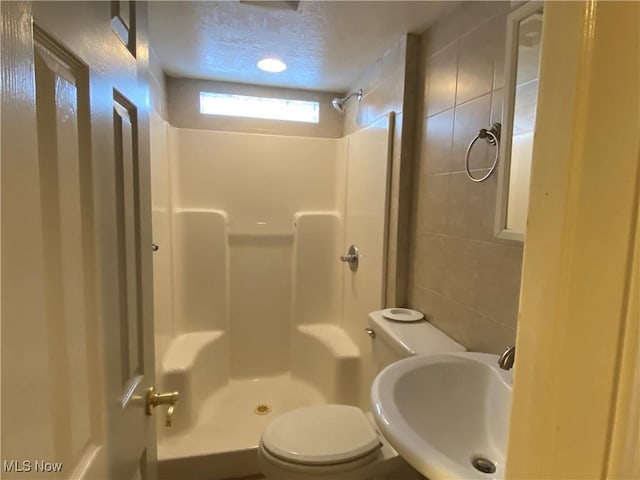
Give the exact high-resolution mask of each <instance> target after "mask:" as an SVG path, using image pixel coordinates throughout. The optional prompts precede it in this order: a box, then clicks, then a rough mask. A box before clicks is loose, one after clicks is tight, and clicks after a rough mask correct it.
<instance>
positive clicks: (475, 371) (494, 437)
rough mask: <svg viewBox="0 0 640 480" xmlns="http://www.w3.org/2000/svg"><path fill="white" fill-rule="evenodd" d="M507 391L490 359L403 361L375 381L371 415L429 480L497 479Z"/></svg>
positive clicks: (460, 356)
mask: <svg viewBox="0 0 640 480" xmlns="http://www.w3.org/2000/svg"><path fill="white" fill-rule="evenodd" d="M511 385H512V374H511V372H510V371H504V370H501V369H500V368H499V367H498V356H497V355H491V354H487V353H471V352H465V353H447V354H438V355H420V356H415V357H410V358H407V359H404V360H400V361H399V362H396V363H393V364H391V365H389V366H388V367H387V368H385V369H384V370H382V371H381V372H380V373H379V374H378V376H377V377H376V379H375V381H374V382H373V386H372V388H371V400H372V405H373V415H374V418H375V421H376V423H377V425H378V427H379V428H380V430H381V432H382V434H383V435H384V436H385V437H386V439H387V440H388V441H389V443H391V445H392V446H393V447H394V448H395V449H396V450H397V451H398V453H399V454H400V455H401V456H402V457H404V459H405V460H406V461H407V462H408V463H409V464H410V465H411V466H412V467H413V468H415V469H416V470H418V471H419V472H420V473H422V474H423V475H425V476H426V477H427V478H428V479H429V480H438V479H445V478H446V479H451V478H460V479H501V478H504V463H505V453H506V447H507V433H508V427H509V410H510V406H511V389H512V387H511ZM474 463H475V465H476V466H474ZM494 469H495V471H493V472H492V471H491V470H494ZM484 472H487V473H484Z"/></svg>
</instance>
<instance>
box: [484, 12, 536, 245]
mask: <svg viewBox="0 0 640 480" xmlns="http://www.w3.org/2000/svg"><path fill="white" fill-rule="evenodd" d="M542 17H543V7H542V2H537V1H530V2H527V3H525V4H523V5H521V6H519V7H518V8H516V9H515V10H514V11H513V12H511V13H510V14H509V15H508V16H507V45H506V62H505V91H504V107H503V123H502V141H501V142H500V166H499V170H498V198H497V202H496V222H495V227H496V228H495V230H496V236H497V237H499V238H505V239H510V240H520V241H524V238H525V232H526V222H527V211H528V207H529V178H530V173H531V154H532V149H533V132H534V129H535V121H536V105H537V103H538V76H539V74H538V72H539V69H540V68H539V67H540V50H541V48H540V47H541V43H542Z"/></svg>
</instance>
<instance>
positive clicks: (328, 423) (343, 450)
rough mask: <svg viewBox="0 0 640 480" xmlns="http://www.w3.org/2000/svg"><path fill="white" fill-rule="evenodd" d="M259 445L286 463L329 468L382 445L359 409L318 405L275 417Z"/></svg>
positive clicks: (346, 406) (363, 454) (347, 406)
mask: <svg viewBox="0 0 640 480" xmlns="http://www.w3.org/2000/svg"><path fill="white" fill-rule="evenodd" d="M262 445H263V446H264V448H266V449H267V450H268V451H269V452H270V453H271V454H272V455H274V456H276V457H280V458H281V459H283V460H286V461H289V462H294V463H301V464H306V465H328V464H335V463H344V462H348V461H350V460H354V459H356V458H359V457H363V456H365V455H367V454H368V453H370V452H372V451H374V450H376V449H377V448H380V445H381V444H380V441H379V440H378V436H377V435H376V432H375V430H374V429H373V427H372V426H371V425H370V424H369V422H368V421H367V418H366V417H365V416H364V413H362V410H360V409H359V408H356V407H351V406H349V405H317V406H313V407H304V408H299V409H297V410H293V411H291V412H288V413H285V414H284V415H281V416H279V417H278V418H276V419H275V420H274V421H273V422H271V423H270V424H269V425H268V426H267V428H266V429H265V431H264V433H263V434H262Z"/></svg>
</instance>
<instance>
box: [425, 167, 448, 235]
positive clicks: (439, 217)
mask: <svg viewBox="0 0 640 480" xmlns="http://www.w3.org/2000/svg"><path fill="white" fill-rule="evenodd" d="M423 178H424V180H423V181H422V183H421V186H420V190H419V191H420V195H419V200H418V211H419V212H420V216H419V217H418V219H417V226H418V232H419V233H424V232H433V233H445V232H446V230H447V218H448V214H447V211H448V202H449V182H450V181H449V174H448V173H441V174H438V175H426V176H425V177H423Z"/></svg>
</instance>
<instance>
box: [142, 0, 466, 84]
mask: <svg viewBox="0 0 640 480" xmlns="http://www.w3.org/2000/svg"><path fill="white" fill-rule="evenodd" d="M279 3H283V2H279ZM455 4H456V2H451V1H449V2H435V1H422V2H420V1H417V2H404V1H355V2H352V1H333V2H329V1H304V0H303V1H301V2H300V4H299V6H298V9H297V11H294V10H290V9H278V8H265V7H262V6H257V5H255V3H240V2H239V1H237V0H232V1H221V2H220V1H211V2H190V1H178V2H161V1H155V2H149V23H150V35H151V44H152V47H153V49H154V51H155V53H156V55H157V56H158V57H159V58H160V62H161V64H162V68H163V70H164V71H165V72H166V73H167V74H169V75H172V76H177V77H190V78H203V79H210V80H222V81H229V82H240V83H249V84H257V85H270V86H281V87H291V88H303V89H307V90H320V91H331V92H343V91H346V90H347V88H349V85H351V84H352V83H353V82H354V81H355V80H357V77H358V75H359V74H360V73H361V72H362V71H363V70H364V69H365V68H366V67H367V66H368V65H370V64H371V63H372V62H373V61H375V60H376V59H377V58H379V57H381V56H382V55H383V54H384V53H385V52H386V51H387V50H388V49H389V48H390V47H391V46H392V45H393V44H394V43H395V42H396V41H398V39H399V38H400V37H401V35H402V34H404V33H407V32H411V33H420V32H422V31H424V30H425V29H426V28H427V27H428V26H429V25H431V24H432V23H433V22H434V21H435V20H436V19H437V18H438V17H440V16H441V15H444V14H446V13H447V12H449V11H451V10H452V9H453V7H454V6H455ZM267 55H275V56H278V57H280V58H282V59H283V60H284V61H285V62H286V63H287V65H288V67H289V68H288V70H287V71H285V72H282V73H278V74H268V73H264V72H261V71H260V70H258V68H257V67H256V62H257V61H258V60H260V59H261V58H262V57H264V56H267Z"/></svg>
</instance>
